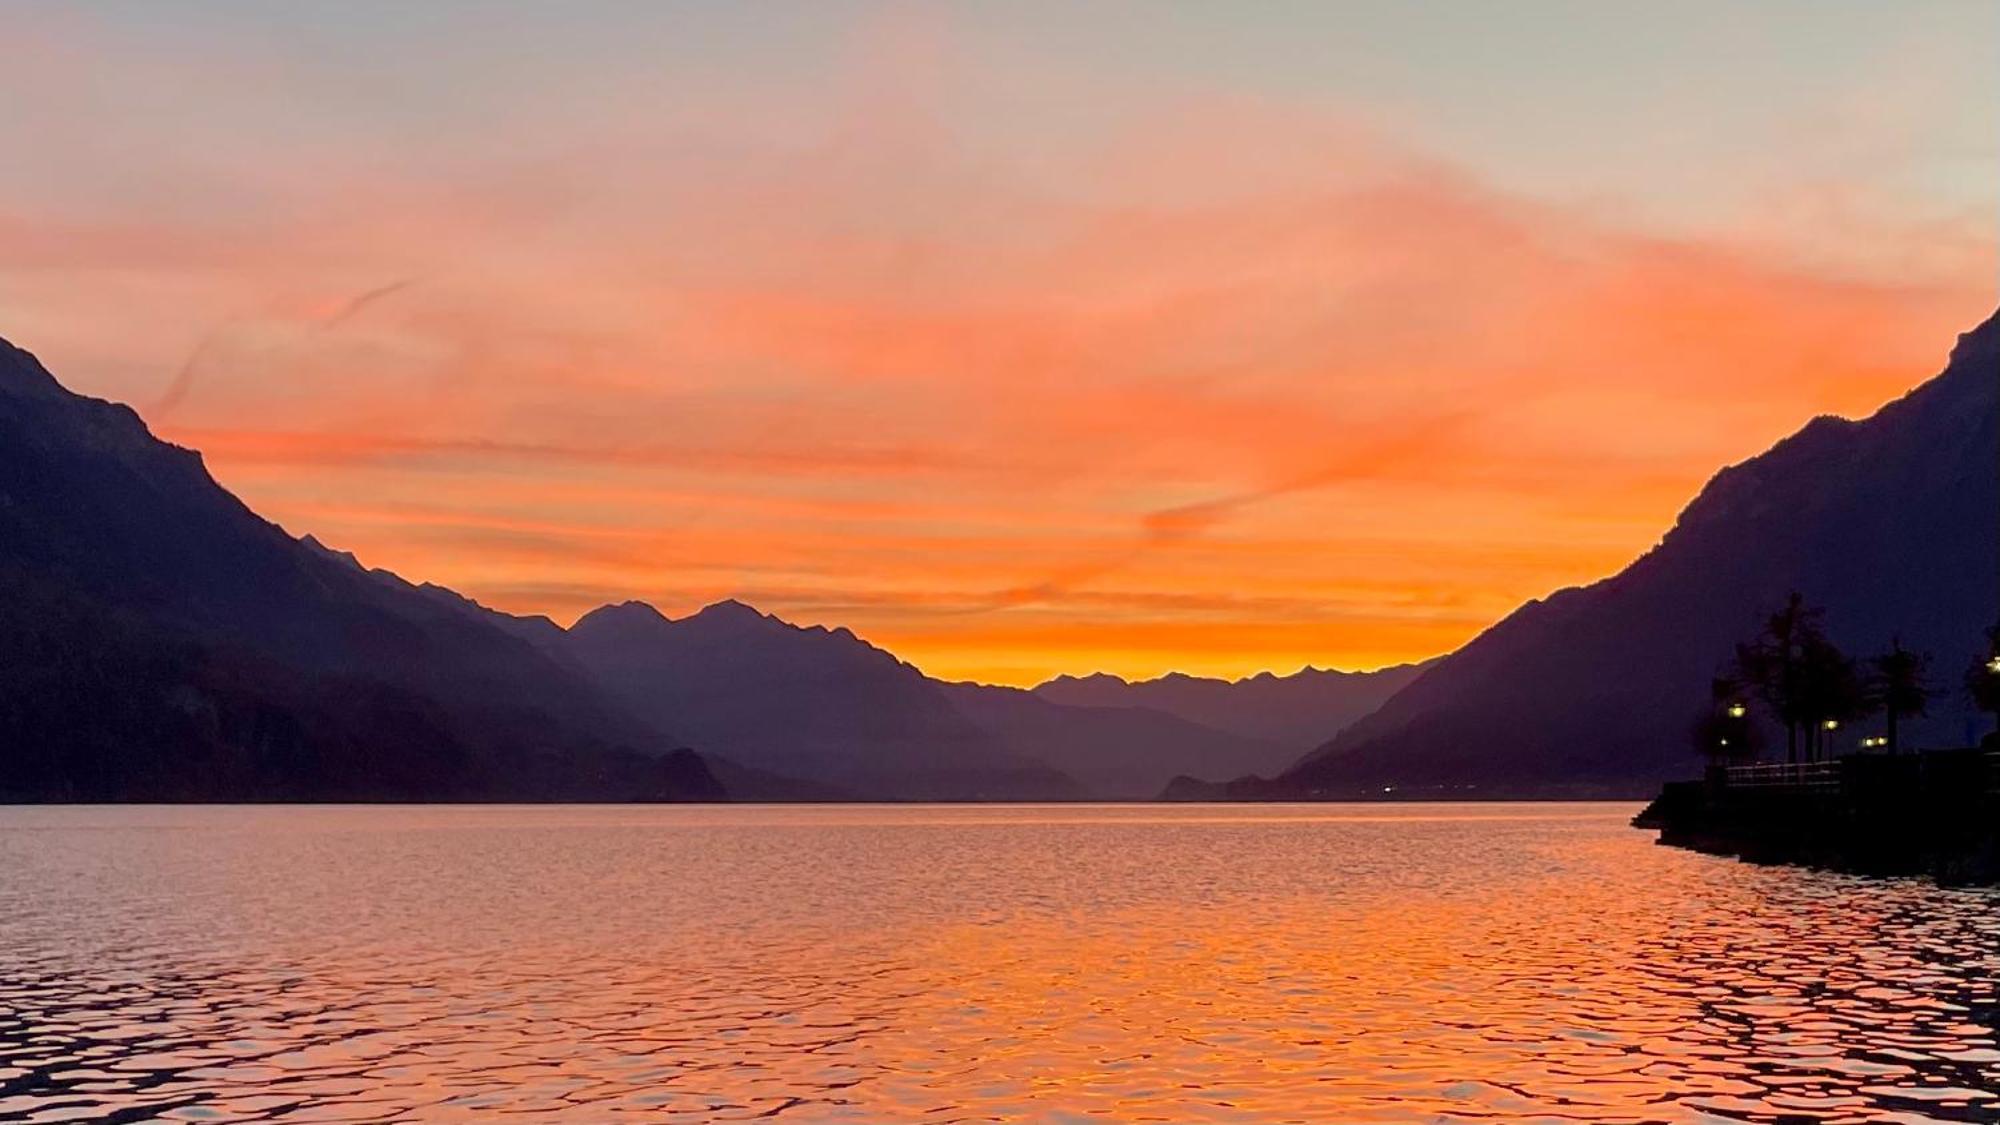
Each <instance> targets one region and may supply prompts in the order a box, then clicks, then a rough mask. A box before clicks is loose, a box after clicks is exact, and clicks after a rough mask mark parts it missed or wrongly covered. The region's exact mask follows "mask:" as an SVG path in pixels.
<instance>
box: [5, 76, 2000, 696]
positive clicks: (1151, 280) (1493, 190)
mask: <svg viewBox="0 0 2000 1125" xmlns="http://www.w3.org/2000/svg"><path fill="white" fill-rule="evenodd" d="M1183 108H1187V107H1183ZM1194 109H1195V110H1196V111H1194V112H1184V113H1172V114H1165V115H1163V122H1160V123H1155V124H1153V125H1152V126H1150V127H1147V128H1138V129H1134V130H1132V131H1131V132H1130V134H1129V135H1125V136H1120V137H1115V138H1106V139H1105V140H1106V143H1105V144H1103V145H1101V146H1098V148H1097V150H1096V152H1095V153H1094V154H1092V155H1076V156H1073V157H1070V158H1069V159H1072V160H1073V161H1074V163H1073V165H1072V166H1068V167H1063V168H1057V169H1055V170H1053V171H1050V170H1047V169H1043V170H1039V172H1038V173H1037V174H1036V175H1030V174H1028V173H1027V172H1026V171H1023V170H1018V169H1011V168H1009V167H1007V166H1005V165H1004V163H1003V164H1000V165H998V166H996V165H995V164H994V163H993V162H992V161H991V160H990V159H989V156H988V154H986V153H983V152H981V151H979V150H978V149H977V147H976V145H972V144H971V142H968V141H964V140H960V139H955V138H953V137H952V136H951V135H949V134H948V133H938V132H933V131H931V130H927V129H926V128H923V127H922V125H923V123H922V122H921V121H917V122H914V123H913V122H911V121H907V120H906V121H900V122H892V123H890V124H888V125H884V126H882V130H883V131H882V132H880V133H878V132H875V131H872V129H871V126H870V122H869V121H868V120H866V119H865V118H858V117H857V118H855V119H851V120H848V121H847V122H846V123H845V126H844V131H842V132H840V133H838V135H836V136H829V137H824V138H819V143H807V144H795V145H790V146H786V145H779V144H762V143H758V142H756V141H754V140H752V139H747V138H743V137H738V136H733V135H731V134H730V133H729V132H728V130H727V129H722V128H718V129H717V130H716V131H715V132H713V133H710V134H701V135H699V136H698V138H697V139H698V140H699V143H696V140H689V139H685V138H683V139H681V140H678V141H675V142H673V143H668V142H665V141H658V140H655V141H654V142H653V143H651V144H650V145H645V146H640V145H630V146H627V145H621V144H620V143H619V139H618V138H617V137H616V136H612V137H608V138H607V137H598V136H589V137H586V138H585V139H584V140H581V141H579V142H578V150H579V151H577V152H575V153H571V154H568V155H569V156H570V157H571V158H572V159H570V160H554V159H546V160H532V159H523V160H520V161H517V162H490V163H484V164H480V163H476V162H475V163H474V164H473V165H471V166H470V167H468V168H459V169H456V170H455V172H454V174H453V175H451V176H443V175H437V176H432V177H428V178H423V179H420V180H405V179H401V178H398V176H397V175H396V174H394V173H387V172H383V171H380V170H379V168H378V167H377V166H375V165H371V164H369V163H368V162H367V161H366V160H364V159H362V157H363V156H364V155H365V154H349V153H334V154H331V155H330V156H328V157H327V158H326V159H327V162H328V163H329V165H330V166H332V167H334V168H336V169H338V172H339V174H338V175H335V176H332V177H331V178H330V180H329V183H328V185H327V186H325V187H324V188H316V187H315V186H314V185H313V184H311V183H308V182H304V181H303V180H300V181H294V180H292V179H290V178H289V177H287V176H286V175H285V173H283V172H281V171H274V172H271V173H269V174H270V175H272V176H276V177H280V179H281V182H280V183H279V185H278V186H277V187H271V188H267V189H264V190H270V191H273V192H275V193H276V194H275V195H274V196H273V198H275V199H280V200H282V204H283V205H282V206H277V205H275V204H274V205H273V207H272V208H271V211H272V214H271V216H269V217H268V221H266V222H265V223H264V224H262V225H259V226H256V227H255V228H252V227H250V226H246V225H244V224H241V223H236V222H232V221H231V220H230V219H229V218H228V217H227V216H208V217H201V218H198V219H187V218H176V217H175V216H173V215H172V214H170V213H165V212H151V211H143V212H141V213H131V214H128V213H115V212H105V213H99V214H94V215H83V216H78V215H62V216H50V215H45V214H40V213H37V212H35V211H34V210H33V209H31V208H28V207H27V206H26V205H25V204H22V203H19V202H17V201H11V200H7V199H4V198H0V298H4V307H5V309H6V311H7V313H8V315H9V316H10V318H12V320H13V321H15V322H17V323H9V324H8V325H6V326H5V328H4V331H6V332H8V333H9V334H10V335H13V336H15V337H17V338H18V339H19V340H20V342H22V343H24V344H27V345H30V346H32V347H35V348H36V349H37V350H38V351H41V352H42V353H43V354H44V355H46V356H47V357H48V358H49V359H50V361H51V363H52V365H53V366H54V367H55V369H56V370H57V371H58V373H59V374H61V375H62V376H63V377H65V378H66V379H68V380H70V381H71V382H72V383H73V384H75V385H78V386H79V387H80V388H81V389H84V390H88V391H91V392H93V393H102V394H107V395H112V396H115V397H121V398H127V399H132V400H135V401H139V402H141V403H147V402H150V403H152V404H153V407H152V409H153V412H154V414H155V415H156V418H155V420H156V421H157V422H159V423H160V428H161V430H162V432H163V433H164V434H165V435H166V436H167V437H169V438H171V439H172V440H176V441H179V442H182V443H184V444H188V445H192V446H195V447H197V448H201V449H203V450H204V451H205V452H206V454H207V456H208V459H209V462H210V464H211V465H212V466H213V467H214V469H215V471H216V473H217V475H218V476H219V477H220V478H221V479H222V480H223V481H224V482H225V483H226V484H228V485H230V486H231V487H232V488H235V489H236V490H238V491H239V492H240V493H242V494H243V495H244V497H245V498H246V500H248V501H249V502H250V503H251V504H252V505H253V506H254V507H256V508H258V509H259V510H260V511H263V512H265V513H267V514H269V515H270V516H272V517H273V518H275V519H277V520H279V521H280V522H282V523H284V524H285V525H286V526H287V527H288V528H290V529H291V530H293V531H295V532H305V531H311V532H314V533H315V534H318V535H319V536H320V537H321V538H322V539H324V540H326V541H328V542H329V543H332V544H334V545H336V546H340V547H346V548H352V549H354V550H356V551H357V552H358V553H360V554H361V556H362V557H363V558H364V559H365V560H366V561H368V562H369V563H371V564H374V565H382V566H388V567H390V568H392V569H395V570H398V571H400V572H402V573H404V574H406V575H407V576H409V577H412V578H416V579H424V580H431V581H437V582H442V583H445V584H449V585H452V586H454V587H457V588H460V589H462V590H464V591H466V592H468V593H470V594H473V595H475V596H478V597H481V598H482V599H484V600H487V601H489V602H491V603H494V604H497V605H500V606H502V607H503V608H508V609H514V610H518V611H522V612H549V613H552V614H555V615H557V616H559V617H564V618H567V617H570V616H574V615H575V614H576V613H578V612H581V611H582V610H584V609H587V608H589V607H590V606H591V605H593V604H596V603H597V602H601V601H608V600H616V599H622V598H626V597H645V598H650V599H653V600H656V601H659V602H660V603H661V604H662V606H663V608H666V609H668V610H669V611H670V612H678V611H684V610H686V609H690V608H693V606H694V605H696V604H698V603H699V602H700V601H702V600H705V599H709V598H712V597H720V596H725V595H731V594H735V595H741V596H746V597H748V598H750V599H751V600H754V601H756V602H757V603H758V604H760V605H762V606H764V607H765V608H767V609H771V610H774V611H778V612H781V613H786V614H789V615H792V616H795V617H799V618H803V619H806V620H809V621H820V622H825V623H829V624H849V625H853V626H855V627H856V628H857V629H859V630H860V631H861V632H863V633H864V634H865V635H868V636H870V637H871V638H872V639H875V640H877V641H880V642H882V643H886V644H889V645H890V646H891V647H893V648H895V649H896V650H897V651H898V652H899V653H902V654H903V655H905V656H907V657H909V658H911V659H913V660H914V661H916V662H917V663H919V664H920V665H922V666H924V667H925V668H927V669H929V670H932V671H935V672H938V673H941V674H946V675H956V676H970V675H987V676H993V677H999V678H1007V679H1016V680H1032V679H1036V678H1039V677H1041V676H1045V675H1048V674H1051V673H1054V672H1057V671H1088V670H1091V669H1093V668H1100V667H1101V668H1108V669H1110V670H1113V671H1117V672H1122V673H1127V674H1133V675H1150V674H1155V673H1158V672H1161V671H1165V670H1169V669H1173V668H1182V669H1187V670H1193V671H1204V672H1212V673H1234V674H1241V673H1247V672H1252V671H1255V670H1258V669H1261V668H1266V667H1279V668H1291V667H1296V666H1298V665H1300V664H1305V663H1314V664H1318V665H1322V666H1324V665H1339V666H1355V665H1370V664H1377V663H1384V662H1390V661H1398V660H1406V659H1414V658H1419V657H1424V656H1429V655H1432V654H1434V653H1436V652H1439V651H1442V650H1444V649H1447V648H1450V647H1452V646H1454V645H1456V644H1458V643H1460V642H1461V641H1463V640H1464V639H1465V638H1466V637H1468V636H1470V635H1471V634H1472V633H1474V632H1476V631H1477V630H1478V628H1480V627H1481V626H1482V625H1483V624H1485V623H1487V622H1490V621H1491V620H1493V619H1494V618H1495V617H1497V616H1499V615H1500V614H1502V613H1504V612H1506V611H1507V610H1508V609H1510V608H1511V607H1512V606H1513V605H1515V604H1518V603H1519V602H1520V601H1522V600H1524V599H1525V598H1528V597H1533V596H1539V595H1542V594H1545V593H1547V592H1548V591H1549V590H1550V589H1551V588H1553V587H1555V586H1559V585H1563V584H1566V583H1571V582H1576V581H1582V580H1587V579H1589V578H1592V577H1595V576H1597V575H1599V574H1601V573H1603V572H1605V571H1606V570H1608V569H1611V568H1613V567H1615V566H1616V565H1617V564H1618V563H1619V562H1621V561H1622V560H1624V559H1625V558H1629V557H1630V556H1632V555H1634V554H1636V553H1637V552H1639V551H1640V550H1642V549H1644V548H1645V547H1646V546H1648V545H1649V544H1650V542H1651V541H1652V539H1653V537H1654V536H1656V535H1657V534H1658V533H1659V531H1660V530H1661V529H1663V528H1664V527H1665V526H1666V525H1667V524H1668V523H1669V522H1670V521H1671V518H1672V515H1673V513H1674V510H1675V509H1676V508H1677V507H1678V505H1679V504H1680V503H1681V502H1683V501H1684V500H1685V499H1686V498H1687V497H1688V496H1691V495H1692V494H1693V492H1694V490H1695V489H1696V488H1697V487H1698V486H1699V484H1700V482H1701V481H1702V480H1703V479H1704V478H1705V477H1706V476H1707V475H1708V474H1709V473H1710V472H1712V471H1713V470H1714V469H1715V468H1716V467H1718V466H1719V465H1721V464H1723V463H1725V462H1729V461H1733V460H1736V459H1739V458H1741V457H1743V456H1745V455H1747V454H1750V453H1753V452H1755V451H1756V450H1757V449H1759V448H1761V447H1762V446H1763V445H1765V444H1767V443H1768V442H1769V441H1771V440H1772V439H1774V438H1776V437H1778V436H1780V435H1781V434H1782V433H1784V432H1786V431H1787V430H1789V429H1790V428H1792V427H1794V426H1795V425H1797V424H1798V423H1799V422H1800V421H1802V420H1803V419H1804V418H1806V417H1809V416H1810V415H1812V414H1814V413H1818V412H1822V411H1842V412H1849V413H1852V412H1859V411H1864V410H1866V409H1868V408H1870V407H1871V406H1872V405H1874V404H1875V403H1876V402H1879V401H1881V400H1883V399H1885V398H1888V397H1890V396H1892V395H1894V394H1895V393H1897V392H1899V391H1901V390H1902V389H1903V388H1905V387H1907V386H1909V385H1910V384H1912V383H1914V382H1915V381H1917V380H1919V379H1921V378H1922V377H1924V376H1925V375H1926V374H1927V373H1929V372H1931V371H1933V370H1935V369H1936V368H1937V367H1938V366H1939V364H1940V362H1941V360H1942V357H1943V353H1944V351H1945V349H1946V347H1947V346H1948V344H1949V342H1950V340H1951V338H1952V335H1953V333H1954V332H1956V331H1958V330H1960V329H1962V328H1964V327H1966V326H1968V325H1969V324H1971V323H1972V322H1973V321H1974V320H1976V319H1977V318H1978V317H1980V316H1982V315H1983V314H1984V313H1985V312H1986V311H1989V306H1990V304H1991V303H1992V293H1991V283H1990V277H1991V267H1992V262H1993V252H1992V250H1993V237H1992V235H1993V232H1992V230H1991V225H1990V223H1985V224H1979V225H1975V226H1973V227H1971V228H1967V227H1964V226H1962V225H1958V224H1938V223H1933V222H1928V221H1918V220H1914V219H1913V220H1912V222H1911V223H1910V224H1909V228H1908V237H1909V239H1910V240H1913V241H1915V242H1922V243H1925V244H1926V245H1931V246H1932V247H1933V249H1935V251H1936V252H1935V253H1926V254H1914V253H1913V254H1911V255H1910V256H1908V257H1907V258H1905V257H1898V259H1897V260H1896V261H1894V262H1893V263H1891V262H1882V263H1874V262H1870V261H1865V260H1864V261H1845V262H1843V263H1842V264H1841V266H1840V268H1839V269H1838V270H1835V269H1834V268H1833V267H1830V266H1828V265H1826V264H1825V263H1824V262H1823V261H1821V260H1819V259H1817V258H1815V257H1814V256H1813V255H1811V254H1808V253H1805V252H1804V251H1802V250H1801V249H1800V248H1799V247H1798V246H1797V245H1795V244H1793V243H1792V242H1790V241H1788V240H1789V239H1790V238H1791V234H1790V232H1789V231H1788V230H1785V229H1782V228H1773V230H1771V231H1758V230H1742V229H1734V230H1731V231H1729V232H1727V234H1726V235H1722V234H1718V235H1713V236H1709V237H1697V236H1695V235H1692V234H1687V233H1682V234H1679V235H1675V236H1668V235H1664V234H1661V233H1659V232H1658V231H1654V230H1649V229H1644V228H1641V227H1636V226H1633V225H1629V224H1626V223H1624V222H1621V221H1619V220H1617V219H1616V218H1615V217H1611V216H1608V215H1607V214H1606V213H1605V212H1603V211H1601V210H1598V209H1595V208H1591V207H1584V206H1576V205H1562V204H1557V203H1551V202H1549V201H1544V200H1536V199H1530V198H1525V197H1522V196H1519V195H1515V194H1510V193H1508V192H1506V191H1503V190H1501V189H1499V188H1497V187H1495V186H1493V185H1491V184H1488V183H1485V182H1483V181H1482V180H1480V179H1479V178H1478V177H1477V176H1475V175H1474V174H1473V173H1472V172H1471V171H1469V170H1467V169H1463V168H1458V167H1454V166H1451V165H1450V164H1448V163H1446V162H1443V161H1440V160H1438V159H1435V158H1432V157H1429V156H1426V155H1424V154H1420V153H1414V152H1410V151H1407V150H1405V149H1404V148H1402V147H1400V146H1399V145H1397V144H1395V143H1393V142H1391V141H1389V140H1387V139H1385V138H1383V137H1381V136H1379V135H1376V134H1372V133H1370V132H1368V131H1366V130H1362V129H1357V128H1354V127H1352V126H1350V125H1348V124H1346V123H1341V122H1325V121H1319V120H1314V119H1309V118H1302V117H1300V116H1298V115H1292V114H1284V113H1273V112H1272V111H1271V110H1270V108H1269V107H1263V106H1256V105H1249V104H1242V103H1236V102H1222V103H1218V104H1217V105H1214V106H1209V107H1194ZM692 116H694V115H692V113H690V117H692ZM969 145H970V146H971V147H970V148H968V146H969ZM1079 151H1081V149H1079ZM607 170H615V172H616V173H617V174H616V175H606V174H604V173H606V172H607ZM1051 180H1053V181H1055V182H1056V184H1057V185H1058V186H1057V187H1054V188H1052V187H1050V186H1049V183H1048V182H1049V181H1051ZM1911 262H1918V263H1920V265H1921V267H1922V268H1920V269H1907V268H1905V267H1908V266H1909V264H1910V263H1911ZM1892 267H1893V268H1892ZM410 278H422V279H423V281H422V283H421V284H415V283H413V282H411V281H408V280H393V279H410ZM384 279H392V281H391V282H390V283H386V284H385V281H384ZM176 372H178V374H176Z"/></svg>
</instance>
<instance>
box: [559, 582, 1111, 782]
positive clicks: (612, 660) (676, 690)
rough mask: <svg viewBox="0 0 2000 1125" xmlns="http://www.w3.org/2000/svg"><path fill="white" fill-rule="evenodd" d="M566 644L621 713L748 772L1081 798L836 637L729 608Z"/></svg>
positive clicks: (893, 663)
mask: <svg viewBox="0 0 2000 1125" xmlns="http://www.w3.org/2000/svg"><path fill="white" fill-rule="evenodd" d="M566 641H567V650H568V651H569V652H570V653H571V654H572V655H573V656H574V657H575V659H576V660H577V661H578V663H579V664H580V665H581V666H582V667H584V668H585V669H587V670H588V671H589V672H590V673H591V674H592V675H593V676H595V677H596V678H597V681H598V682H599V683H600V684H602V685H603V686H604V688H605V690H606V691H608V692H609V693H610V694H611V695H612V696H613V697H614V698H616V699H618V700H620V701H622V702H623V703H624V704H625V705H626V706H628V707H629V708H630V709H631V710H632V711H633V712H634V713H635V714H637V715H638V716H640V717H641V718H643V719H646V720H648V721H650V722H653V723H656V724H658V725H660V726H662V727H671V729H673V730H675V731H676V732H679V733H680V734H681V735H682V736H683V737H685V738H686V739H687V740H688V741H689V742H690V743H692V744H693V745H696V746H699V747H701V748H702V749H704V750H706V751H710V752H712V753H714V754H717V755H720V756H721V757H724V758H727V759H728V760H729V761H731V762H733V763H737V764H740V765H743V766H747V767H750V768H753V769H758V770H764V771H770V772H774V773H777V774H780V775H783V776H786V777H791V778H797V779H800V780H803V781H806V782H812V783H817V784H820V785H824V786H829V787H832V788H833V789H834V790H836V791H841V792H846V793H850V794H853V795H857V796H861V797H864V798H869V799H887V800H1065V799H1074V798H1076V797H1079V796H1083V795H1084V794H1083V791H1082V790H1081V789H1080V788H1079V786H1078V785H1077V784H1076V782H1075V781H1074V780H1073V779H1071V778H1069V777H1067V776H1065V775H1064V774H1063V773H1062V772H1061V771H1060V770H1058V769H1055V768H1053V767H1052V766H1050V765H1049V764H1048V763H1046V762H1044V761H1042V760H1039V759H1037V758H1034V757H1031V756H1026V755H1022V754H1018V753H1016V752H1015V751H1013V750H1012V749H1010V748H1009V747H1007V746H1006V745H1004V744H1003V743H1002V742H1001V741H1000V740H999V739H996V738H994V737H993V736H992V735H991V734H990V733H988V732H987V731H985V730H983V729H981V728H980V727H979V726H978V725H977V724H975V723H973V722H972V721H970V720H969V719H967V718H966V716H965V715H964V714H963V713H961V712H960V711H959V709H958V708H956V707H954V706H953V705H952V703H951V701H950V700H949V699H948V698H946V696H945V693H944V691H943V690H942V688H941V687H940V685H938V684H937V683H935V682H933V681H932V680H930V679H928V678H926V677H925V676H924V674H923V673H922V672H920V671H918V670H917V669H916V668H914V667H912V666H910V665H908V664H905V663H904V662H902V661H900V660H898V659H897V658H896V657H894V656H893V655H891V654H889V653H888V652H885V651H883V650H882V649H879V648H877V647H875V646H874V645H871V644H869V643H867V642H866V641H863V640H861V639H860V638H858V637H856V636H855V635H854V634H853V633H851V632H849V631H848V630H846V629H827V628H824V627H820V626H813V627H800V626H797V625H792V624H789V623H787V622H784V621H781V620H779V619H777V618H775V617H771V616H767V615H765V614H763V613H760V612H758V611H757V610H755V609H753V608H751V607H750V606H747V605H745V604H743V603H742V602H738V601H724V602H718V603H716V604H714V605H711V606H709V607H707V608H705V609H703V610H702V611H701V612H699V613H696V614H693V615H692V616H689V617H684V618H679V619H672V618H668V617H666V616H664V615H662V614H661V613H660V612H659V611H658V610H656V609H654V608H653V607H652V606H650V605H647V604H646V603H644V602H626V603H624V604H622V605H611V606H604V607H602V608H600V609H596V610H593V611H591V612H590V613H587V614H585V615H584V616H583V617H582V618H580V619H579V620H578V621H577V622H576V624H574V625H572V626H571V627H570V629H569V632H568V636H567V638H566Z"/></svg>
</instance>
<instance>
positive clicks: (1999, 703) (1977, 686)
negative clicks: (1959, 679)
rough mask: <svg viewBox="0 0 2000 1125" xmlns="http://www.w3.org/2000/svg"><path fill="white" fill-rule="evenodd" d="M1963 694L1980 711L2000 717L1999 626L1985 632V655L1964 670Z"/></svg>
mask: <svg viewBox="0 0 2000 1125" xmlns="http://www.w3.org/2000/svg"><path fill="white" fill-rule="evenodd" d="M1965 693H1966V694H1967V695H1969V696H1971V697H1972V702H1973V705H1974V706H1976V707H1978V708H1979V709H1980V710H1981V711H1991V712H1993V713H1994V715H1995V716H1996V717H2000V625H1995V626H1991V627H1989V628H1988V629H1987V630H1986V655H1984V656H1982V657H1980V658H1979V659H1977V660H1974V661H1973V662H1972V666H1971V667H1970V668H1967V669H1966V670H1965Z"/></svg>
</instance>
